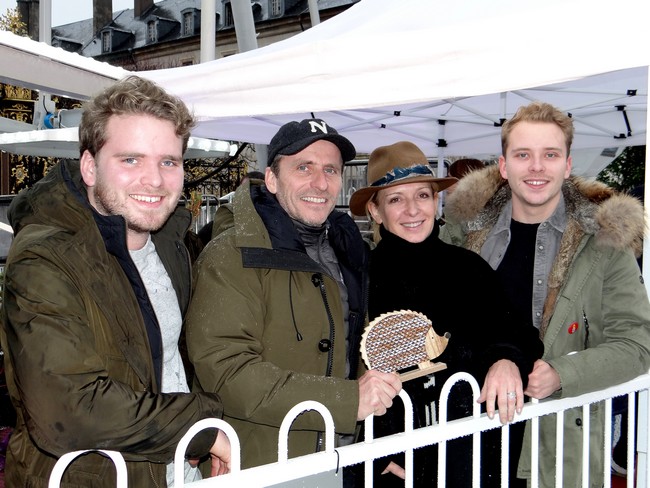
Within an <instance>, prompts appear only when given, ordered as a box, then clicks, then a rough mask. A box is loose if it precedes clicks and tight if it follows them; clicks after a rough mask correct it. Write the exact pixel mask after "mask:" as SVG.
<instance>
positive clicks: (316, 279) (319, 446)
mask: <svg viewBox="0 0 650 488" xmlns="http://www.w3.org/2000/svg"><path fill="white" fill-rule="evenodd" d="M311 281H312V283H313V284H314V286H317V287H318V289H319V290H320V294H321V297H322V298H323V305H325V312H326V313H327V320H328V321H329V324H330V337H329V340H330V348H329V350H328V351H327V368H326V371H325V376H332V368H333V363H334V319H333V317H332V311H331V310H330V305H329V302H328V300H327V291H326V290H325V282H324V280H323V275H322V273H316V274H315V275H313V276H312V278H311ZM322 450H323V433H322V432H319V433H318V434H317V435H316V452H320V451H322Z"/></svg>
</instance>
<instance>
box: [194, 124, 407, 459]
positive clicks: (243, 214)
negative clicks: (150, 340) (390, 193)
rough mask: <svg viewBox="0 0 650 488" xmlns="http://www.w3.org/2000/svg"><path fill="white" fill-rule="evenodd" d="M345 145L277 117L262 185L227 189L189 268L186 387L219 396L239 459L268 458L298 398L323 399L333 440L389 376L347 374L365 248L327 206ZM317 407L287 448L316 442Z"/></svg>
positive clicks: (321, 128)
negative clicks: (190, 382) (225, 219)
mask: <svg viewBox="0 0 650 488" xmlns="http://www.w3.org/2000/svg"><path fill="white" fill-rule="evenodd" d="M355 154H356V151H355V149H354V146H353V145H352V144H351V143H350V141H348V140H347V139H346V138H345V137H343V136H341V135H340V134H338V133H337V131H336V130H335V129H333V128H332V127H329V126H328V125H327V124H326V123H325V122H324V121H322V120H319V119H307V120H303V121H301V122H289V123H288V124H285V125H284V126H282V127H281V128H280V130H279V131H278V133H277V134H276V135H275V136H274V137H273V139H272V140H271V143H270V144H269V160H268V164H269V168H267V169H266V175H265V184H264V185H262V184H260V182H257V181H255V180H253V181H251V182H247V183H245V184H243V185H242V186H240V187H239V188H238V189H237V192H236V194H235V198H234V201H233V205H232V208H230V209H227V208H226V207H220V209H219V211H220V212H225V211H230V212H232V219H231V220H232V225H231V226H229V227H228V228H227V229H225V230H223V231H222V232H221V233H220V234H219V235H218V236H216V237H215V238H214V239H213V240H212V241H211V242H210V243H209V244H208V246H207V247H206V248H205V250H204V251H203V253H202V254H201V256H200V257H199V259H198V261H197V263H196V265H195V281H194V297H193V300H192V304H191V306H190V310H189V313H188V316H187V334H188V335H187V340H188V346H189V353H190V358H191V360H192V362H193V363H194V366H195V368H196V380H197V384H198V386H200V387H201V388H202V389H203V390H204V391H209V392H219V394H220V395H221V398H222V401H223V403H224V419H225V420H226V421H228V422H229V423H230V424H231V425H232V426H233V427H234V428H235V430H236V431H237V434H238V435H239V438H240V440H241V444H242V467H244V468H248V467H252V466H257V465H260V464H266V463H271V462H275V461H277V459H278V458H277V446H278V429H279V427H280V424H281V422H282V420H283V419H284V417H285V415H286V414H287V412H288V411H289V410H290V409H291V408H292V407H293V406H295V405H296V404H297V403H299V402H301V401H304V400H315V401H318V402H320V403H322V404H324V405H325V406H326V407H327V408H328V409H329V411H330V412H331V413H332V415H333V417H334V424H335V429H336V431H337V433H338V434H339V435H338V436H337V438H338V439H339V440H341V439H345V438H346V436H349V435H351V434H353V433H354V431H355V428H356V424H357V421H359V420H362V419H364V418H366V417H367V416H368V415H370V414H373V413H374V414H375V415H382V414H384V413H385V412H386V409H387V408H388V407H389V406H390V405H391V404H392V399H393V397H394V396H395V395H396V394H397V393H398V392H399V390H400V389H401V382H400V380H399V378H398V377H397V375H394V374H385V373H380V372H378V371H369V372H366V373H365V374H363V375H361V377H360V378H359V379H358V380H356V379H355V378H357V376H358V375H357V366H358V363H359V342H360V336H361V332H362V329H363V326H364V322H365V316H366V299H365V296H366V271H365V270H366V263H367V259H368V250H367V248H366V245H365V244H364V242H363V240H362V238H361V235H360V233H359V230H358V229H357V227H356V224H355V223H354V221H353V220H352V219H351V218H350V217H349V216H348V215H347V214H346V213H342V212H338V211H335V210H334V206H335V204H336V199H337V197H338V194H339V191H340V189H341V184H342V170H343V164H344V162H345V161H349V160H351V159H352V158H354V156H355ZM323 430H324V424H323V421H322V419H321V418H320V415H318V414H316V413H313V412H312V413H306V414H303V415H301V416H299V417H298V418H297V419H296V421H295V422H294V423H293V425H292V430H291V432H290V435H289V456H290V457H294V456H298V455H304V454H309V453H312V452H315V451H317V450H320V449H322V448H323V447H324V446H323V444H324V439H323V435H322V431H323Z"/></svg>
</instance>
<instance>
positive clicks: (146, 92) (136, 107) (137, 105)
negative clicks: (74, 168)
mask: <svg viewBox="0 0 650 488" xmlns="http://www.w3.org/2000/svg"><path fill="white" fill-rule="evenodd" d="M113 115H151V116H153V117H155V118H157V119H161V120H167V121H169V122H171V123H172V124H173V125H174V128H175V133H176V135H177V136H179V137H180V138H181V139H182V140H183V153H185V150H186V149H187V143H188V141H189V138H190V131H191V130H192V127H194V124H195V119H194V116H193V115H192V114H191V113H190V111H189V109H188V108H187V106H186V105H185V103H184V102H183V101H182V100H181V99H180V98H178V97H175V96H172V95H170V94H168V93H167V92H166V91H165V90H163V89H162V88H161V87H160V86H158V85H157V84H155V83H154V82H152V81H149V80H146V79H144V78H140V77H139V76H128V77H126V78H123V79H122V80H119V81H117V82H115V83H114V84H112V85H111V86H109V87H108V88H106V89H105V90H104V91H102V92H101V93H99V94H98V95H96V96H95V97H93V98H92V99H90V100H89V101H88V102H86V104H85V105H84V110H83V113H82V115H81V123H80V124H79V155H82V154H83V153H84V151H86V150H87V151H88V152H89V153H90V154H91V155H92V156H95V154H97V152H98V151H99V150H100V149H101V148H102V147H103V146H104V144H105V143H106V126H107V125H108V120H109V119H110V118H111V117H112V116H113Z"/></svg>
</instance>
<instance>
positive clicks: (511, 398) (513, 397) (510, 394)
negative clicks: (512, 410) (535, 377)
mask: <svg viewBox="0 0 650 488" xmlns="http://www.w3.org/2000/svg"><path fill="white" fill-rule="evenodd" d="M506 396H507V397H508V399H509V400H514V399H515V398H517V392H514V391H509V392H508V393H507V394H506Z"/></svg>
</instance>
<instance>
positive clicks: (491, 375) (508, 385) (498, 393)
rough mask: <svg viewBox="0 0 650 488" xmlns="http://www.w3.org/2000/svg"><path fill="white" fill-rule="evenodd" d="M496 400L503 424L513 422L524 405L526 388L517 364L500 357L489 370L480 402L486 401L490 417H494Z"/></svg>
mask: <svg viewBox="0 0 650 488" xmlns="http://www.w3.org/2000/svg"><path fill="white" fill-rule="evenodd" d="M495 400H496V401H497V406H498V407H499V420H500V421H501V423H502V424H507V423H508V422H512V420H513V419H514V418H515V411H516V412H517V413H521V409H522V408H523V407H524V390H523V383H522V381H521V375H520V374H519V368H517V365H516V364H515V363H513V362H512V361H510V360H508V359H500V360H499V361H497V362H496V363H494V364H493V365H492V366H490V369H489V370H488V372H487V374H486V375H485V382H484V383H483V388H482V389H481V396H480V397H479V399H478V402H479V403H483V402H486V403H485V410H486V411H487V414H488V417H490V418H493V417H494V409H495Z"/></svg>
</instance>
